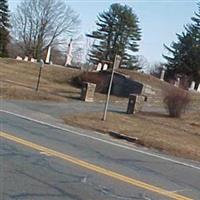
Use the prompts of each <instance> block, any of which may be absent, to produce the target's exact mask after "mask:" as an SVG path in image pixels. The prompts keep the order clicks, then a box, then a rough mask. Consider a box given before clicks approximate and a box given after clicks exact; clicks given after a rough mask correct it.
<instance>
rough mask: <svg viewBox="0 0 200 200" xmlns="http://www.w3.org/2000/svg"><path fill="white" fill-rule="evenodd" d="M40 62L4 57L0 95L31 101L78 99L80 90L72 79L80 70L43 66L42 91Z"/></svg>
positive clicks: (0, 64)
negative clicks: (39, 76) (71, 83)
mask: <svg viewBox="0 0 200 200" xmlns="http://www.w3.org/2000/svg"><path fill="white" fill-rule="evenodd" d="M38 72H39V64H34V63H30V62H24V61H16V60H13V59H1V58H0V79H1V94H0V98H5V99H31V100H60V101H63V100H66V98H65V97H70V98H78V97H79V96H80V90H79V89H77V88H75V87H72V86H71V85H70V84H69V82H70V80H71V78H72V77H74V76H77V75H78V74H80V71H78V70H75V69H69V68H57V67H54V66H48V65H46V66H45V67H44V68H43V69H42V76H41V82H40V87H39V92H35V87H36V84H37V78H38Z"/></svg>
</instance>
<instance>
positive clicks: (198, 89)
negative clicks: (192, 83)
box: [197, 84, 200, 92]
mask: <svg viewBox="0 0 200 200" xmlns="http://www.w3.org/2000/svg"><path fill="white" fill-rule="evenodd" d="M197 92H200V84H199V86H198V88H197Z"/></svg>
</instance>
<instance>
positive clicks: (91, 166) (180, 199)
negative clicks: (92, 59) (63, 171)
mask: <svg viewBox="0 0 200 200" xmlns="http://www.w3.org/2000/svg"><path fill="white" fill-rule="evenodd" d="M0 137H2V138H5V139H7V140H10V141H14V142H16V143H19V144H22V145H24V146H27V147H29V148H32V149H34V150H37V151H42V152H45V153H48V154H50V155H52V156H55V157H57V158H60V159H63V160H65V161H68V162H71V163H73V164H75V165H78V166H81V167H83V168H86V169H88V170H91V171H94V172H97V173H99V174H103V175H105V176H108V177H112V178H114V179H117V180H120V181H122V182H124V183H128V184H130V185H133V186H136V187H139V188H142V189H145V190H149V191H151V192H154V193H157V194H160V195H162V196H165V197H169V198H171V199H175V200H192V199H191V198H188V197H185V196H182V195H180V194H177V193H174V192H170V191H167V190H165V189H162V188H159V187H156V186H154V185H150V184H147V183H145V182H142V181H139V180H136V179H133V178H130V177H127V176H124V175H122V174H119V173H117V172H114V171H111V170H108V169H105V168H102V167H99V166H96V165H94V164H91V163H88V162H85V161H83V160H80V159H77V158H75V157H72V156H69V155H67V154H63V153H60V152H58V151H55V150H52V149H49V148H47V147H44V146H41V145H38V144H35V143H32V142H30V141H27V140H23V139H21V138H18V137H15V136H13V135H10V134H7V133H5V132H1V131H0Z"/></svg>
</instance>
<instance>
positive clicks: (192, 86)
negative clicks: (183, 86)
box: [189, 81, 195, 90]
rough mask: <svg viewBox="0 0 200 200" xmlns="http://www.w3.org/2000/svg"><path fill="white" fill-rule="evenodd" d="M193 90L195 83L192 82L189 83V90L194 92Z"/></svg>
mask: <svg viewBox="0 0 200 200" xmlns="http://www.w3.org/2000/svg"><path fill="white" fill-rule="evenodd" d="M194 88H195V82H194V81H192V83H191V85H190V88H189V90H194Z"/></svg>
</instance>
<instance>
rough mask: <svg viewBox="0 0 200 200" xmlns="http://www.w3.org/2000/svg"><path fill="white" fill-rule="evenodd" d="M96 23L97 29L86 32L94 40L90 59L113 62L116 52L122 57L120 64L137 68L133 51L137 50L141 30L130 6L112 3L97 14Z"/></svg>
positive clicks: (96, 61)
mask: <svg viewBox="0 0 200 200" xmlns="http://www.w3.org/2000/svg"><path fill="white" fill-rule="evenodd" d="M96 25H97V27H98V28H97V30H96V31H93V32H92V34H87V36H88V37H91V38H94V41H95V42H94V44H93V46H92V49H91V51H90V54H89V57H90V61H91V62H93V63H95V64H97V63H98V62H104V61H110V62H113V61H114V58H115V55H116V54H118V55H120V56H121V57H122V63H121V65H123V66H126V67H128V68H138V66H137V65H136V61H137V60H136V57H135V56H134V55H133V53H134V52H137V51H138V44H137V41H139V40H140V38H141V30H140V28H139V26H138V18H137V16H136V15H135V14H134V13H133V10H132V8H131V7H128V6H127V5H125V6H123V5H120V4H117V3H116V4H112V5H111V6H110V8H109V10H108V11H104V12H103V13H101V14H99V15H98V22H97V23H96ZM110 66H112V65H110Z"/></svg>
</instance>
